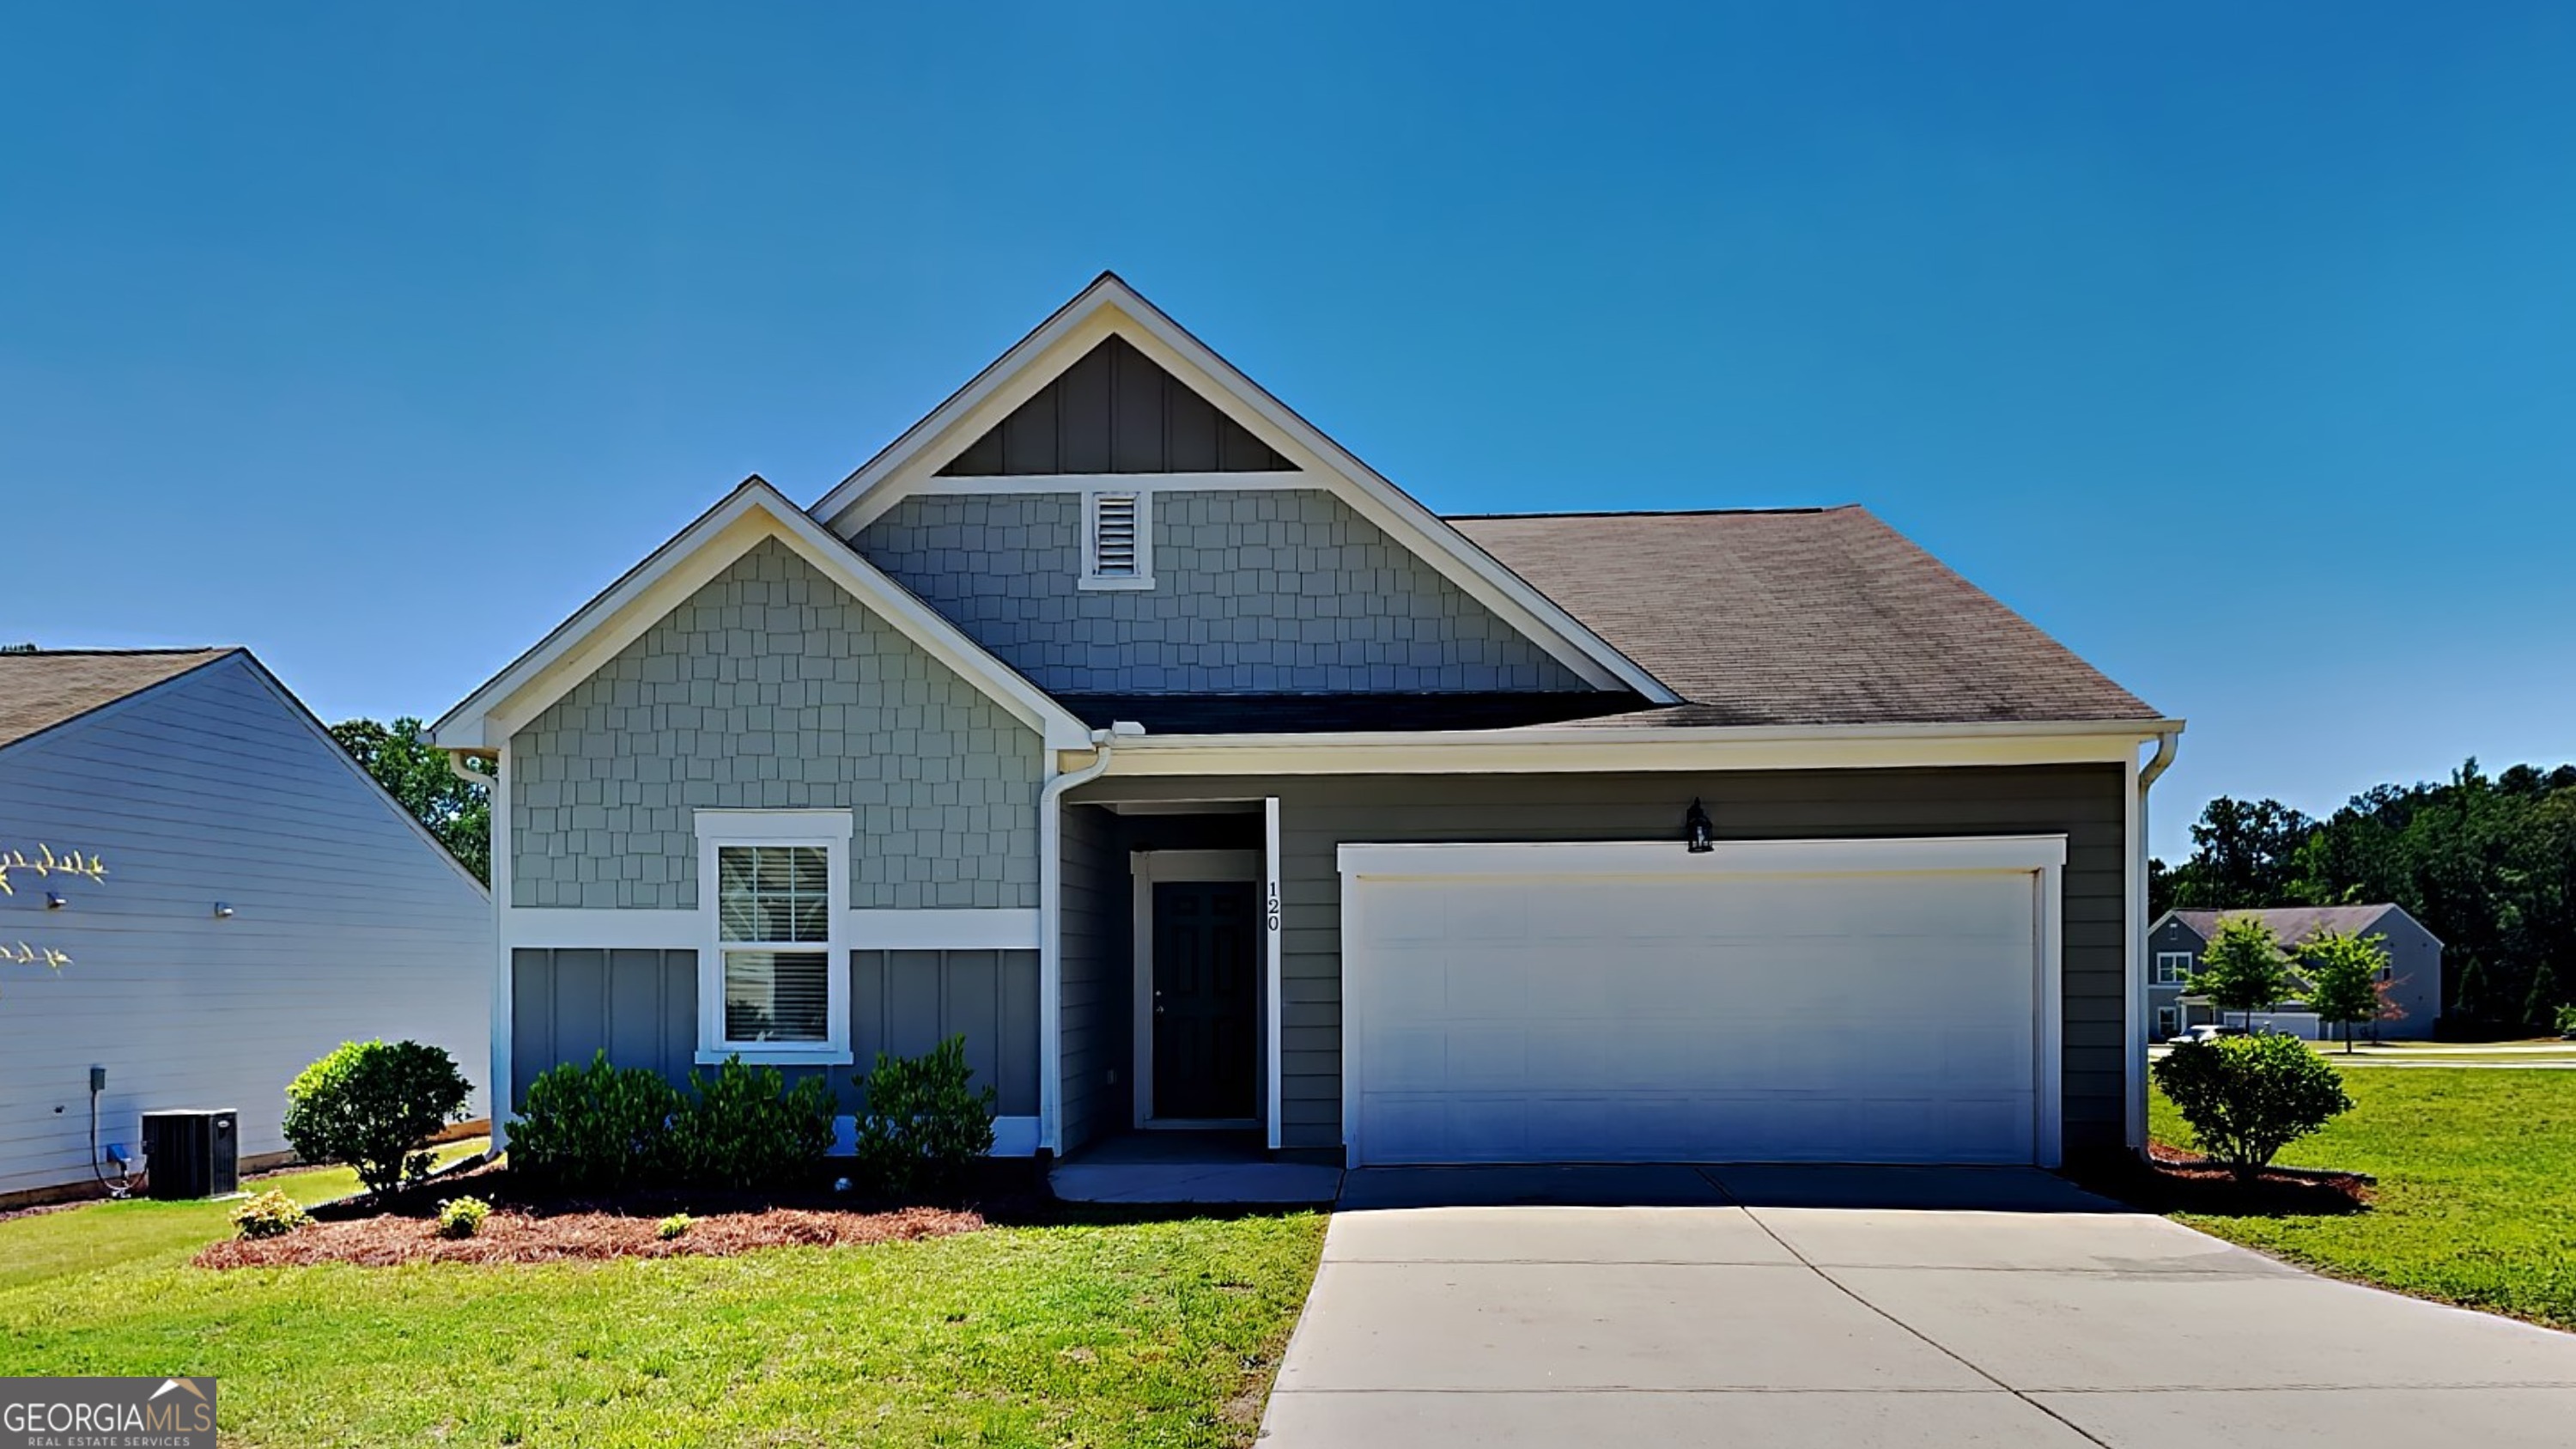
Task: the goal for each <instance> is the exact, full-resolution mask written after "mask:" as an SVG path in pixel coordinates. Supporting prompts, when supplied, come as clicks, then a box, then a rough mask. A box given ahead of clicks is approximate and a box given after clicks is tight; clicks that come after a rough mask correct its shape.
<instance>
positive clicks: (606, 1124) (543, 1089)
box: [510, 1051, 682, 1193]
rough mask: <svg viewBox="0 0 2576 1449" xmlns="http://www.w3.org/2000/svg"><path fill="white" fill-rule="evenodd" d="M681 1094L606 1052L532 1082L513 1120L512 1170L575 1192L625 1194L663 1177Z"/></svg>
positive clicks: (545, 1073)
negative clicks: (614, 1060)
mask: <svg viewBox="0 0 2576 1449" xmlns="http://www.w3.org/2000/svg"><path fill="white" fill-rule="evenodd" d="M681 1110H682V1105H681V1101H680V1093H679V1091H678V1090H677V1089H676V1088H674V1087H673V1086H672V1085H671V1084H670V1083H669V1082H666V1081H664V1080H663V1079H662V1076H661V1074H660V1073H658V1072H654V1071H650V1070H648V1069H646V1068H643V1067H616V1066H610V1065H609V1063H608V1053H606V1052H604V1051H603V1052H599V1053H597V1054H595V1055H594V1056H592V1057H591V1059H590V1063H589V1065H587V1066H575V1065H573V1064H572V1063H570V1062H565V1063H563V1064H562V1065H560V1066H554V1067H548V1068H547V1069H546V1070H544V1071H542V1072H540V1073H538V1074H537V1079H536V1080H535V1081H533V1082H530V1083H528V1094H527V1100H526V1102H525V1104H524V1105H522V1106H521V1107H520V1109H519V1115H518V1116H517V1117H516V1118H514V1119H512V1121H511V1123H510V1168H511V1170H512V1171H513V1172H517V1173H520V1174H522V1175H524V1176H527V1177H529V1178H532V1179H535V1180H537V1181H540V1182H543V1183H546V1184H549V1185H551V1186H554V1187H558V1188H562V1189H564V1190H566V1191H570V1192H601V1193H605V1192H618V1191H621V1190H623V1189H626V1188H630V1187H637V1186H642V1185H647V1184H651V1183H656V1182H659V1181H661V1180H662V1179H663V1178H665V1177H666V1176H668V1174H669V1173H670V1170H671V1165H672V1141H671V1139H672V1129H673V1123H674V1121H675V1119H677V1118H678V1116H679V1115H680V1112H681Z"/></svg>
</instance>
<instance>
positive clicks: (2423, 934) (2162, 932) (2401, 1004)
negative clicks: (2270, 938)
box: [2147, 904, 2442, 1041]
mask: <svg viewBox="0 0 2576 1449" xmlns="http://www.w3.org/2000/svg"><path fill="white" fill-rule="evenodd" d="M2229 916H2251V917H2253V918H2254V919H2255V920H2257V921H2260V922H2262V923H2263V924H2264V925H2266V926H2269V927H2271V928H2272V934H2273V935H2274V936H2276V937H2278V938H2280V942H2281V944H2282V945H2283V946H2284V947H2287V948H2288V949H2289V952H2290V954H2291V956H2293V957H2296V956H2297V955H2298V954H2299V946H2300V944H2301V943H2303V942H2305V941H2307V940H2309V939H2310V938H2312V937H2315V936H2319V935H2322V934H2324V933H2326V932H2329V931H2342V932H2348V933H2350V934H2352V935H2356V936H2379V937H2382V938H2383V940H2382V941H2381V944H2382V945H2383V946H2384V947H2385V948H2386V949H2387V951H2388V965H2387V967H2386V968H2385V969H2384V970H2382V971H2381V973H2380V979H2381V980H2383V981H2386V982H2387V983H2388V989H2387V992H2386V997H2387V1000H2388V1001H2389V1003H2390V1004H2392V1005H2394V1006H2395V1007H2396V1008H2397V1009H2398V1010H2399V1011H2401V1012H2403V1013H2405V1014H2404V1015H2402V1016H2400V1017H2398V1018H2396V1019H2395V1020H2393V1021H2380V1022H2372V1023H2370V1024H2368V1025H2366V1026H2362V1027H2358V1028H2356V1029H2355V1031H2354V1035H2356V1036H2359V1037H2366V1038H2368V1039H2370V1040H2373V1041H2380V1040H2390V1041H2422V1040H2426V1039H2429V1038H2430V1037H2431V1036H2432V1035H2433V1024H2434V1023H2435V1022H2437V1021H2439V1020H2441V1017H2442V943H2441V942H2440V941H2439V940H2437V939H2435V937H2434V935H2433V933H2432V932H2430V931H2428V930H2425V929H2424V925H2423V923H2422V922H2420V921H2418V920H2416V919H2415V918H2414V917H2413V916H2410V915H2408V914H2407V913H2406V910H2405V908H2404V907H2402V906H2394V905H2387V904H2381V905H2375V906H2273V907H2270V908H2267V909H2263V910H2245V911H2198V910H2175V911H2167V912H2165V913H2164V914H2163V915H2161V916H2158V917H2156V919H2155V924H2154V925H2152V926H2150V927H2148V929H2147V1007H2148V1009H2149V1010H2150V1011H2152V1012H2153V1013H2154V1015H2155V1037H2154V1039H2155V1040H2157V1041H2162V1040H2164V1039H2165V1038H2167V1037H2170V1036H2176V1035H2179V1034H2181V1033H2183V1032H2186V1031H2189V1030H2190V1029H2191V1028H2193V1027H2195V1026H2201V1025H2205V1024H2208V1023H2213V1022H2216V1021H2217V1020H2218V1018H2219V1012H2218V1011H2217V1009H2216V1008H2214V1007H2212V1006H2211V1005H2210V1004H2209V1002H2208V1001H2207V1000H2205V999H2204V998H2201V997H2198V996H2192V995H2188V994H2187V990H2186V987H2185V982H2186V980H2187V979H2188V978H2189V977H2190V975H2191V973H2192V972H2193V971H2195V970H2197V969H2198V967H2199V963H2200V953H2201V952H2202V951H2204V950H2207V949H2208V947H2209V938H2210V937H2212V936H2215V935H2217V934H2218V923H2219V921H2220V920H2221V919H2222V918H2224V917H2229ZM2296 969H2297V966H2296V962H2295V961H2294V962H2293V963H2292V970H2293V972H2295V971H2296ZM2255 1020H2256V1021H2257V1022H2258V1023H2262V1024H2265V1025H2268V1026H2270V1027H2271V1029H2273V1030H2275V1031H2286V1032H2289V1033H2291V1034H2292V1035H2294V1036H2304V1037H2306V1038H2308V1039H2309V1040H2311V1041H2320V1040H2323V1039H2324V1038H2325V1037H2326V1036H2327V1035H2329V1034H2332V1033H2333V1032H2334V1028H2332V1027H2330V1026H2326V1025H2324V1024H2322V1023H2320V1022H2319V1021H2318V1020H2317V1017H2316V1013H2314V1012H2312V1011H2309V1010H2308V1009H2307V1003H2306V1002H2305V1001H2303V1000H2295V999H2294V1000H2291V1001H2285V1002H2282V1003H2281V1004H2280V1006H2279V1008H2278V1009H2276V1010H2274V1011H2271V1012H2257V1013H2256V1014H2255Z"/></svg>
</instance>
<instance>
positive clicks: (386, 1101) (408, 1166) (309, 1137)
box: [285, 1041, 474, 1196]
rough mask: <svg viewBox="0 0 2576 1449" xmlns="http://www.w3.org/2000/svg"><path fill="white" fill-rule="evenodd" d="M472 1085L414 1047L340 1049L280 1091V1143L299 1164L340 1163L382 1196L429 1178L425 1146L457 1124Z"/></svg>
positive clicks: (440, 1056)
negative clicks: (283, 1117)
mask: <svg viewBox="0 0 2576 1449" xmlns="http://www.w3.org/2000/svg"><path fill="white" fill-rule="evenodd" d="M473 1093H474V1084H473V1083H471V1082H468V1081H466V1080H465V1075H464V1074H463V1073H462V1072H459V1071H458V1070H457V1069H456V1059H455V1058H453V1057H451V1056H449V1055H448V1054H447V1053H446V1052H445V1051H443V1050H441V1049H440V1048H438V1047H434V1046H424V1045H422V1044H421V1043H419V1042H416V1041H398V1042H394V1043H392V1044H390V1045H388V1044H386V1043H384V1042H381V1041H353V1042H343V1043H342V1044H341V1045H340V1046H339V1048H338V1049H337V1050H335V1051H333V1052H332V1053H331V1054H330V1055H329V1056H326V1057H324V1058H323V1059H322V1060H320V1061H318V1062H315V1063H314V1064H313V1065H311V1066H309V1067H306V1068H305V1069H304V1070H303V1071H302V1072H300V1073H298V1074H297V1075H296V1078H295V1080H294V1081H292V1082H289V1083H288V1084H287V1086H286V1122H285V1133H286V1143H287V1145H288V1146H290V1147H292V1148H294V1149H295V1153H296V1155H297V1156H298V1157H301V1158H303V1159H304V1160H305V1161H307V1162H345V1163H347V1164H348V1165H349V1166H351V1167H353V1168H355V1169H357V1173H358V1181H360V1182H362V1183H365V1184H366V1186H367V1190H368V1191H369V1192H372V1193H375V1194H377V1195H379V1196H382V1195H383V1194H385V1193H389V1192H392V1191H395V1190H396V1189H398V1188H403V1187H408V1186H410V1185H411V1184H413V1183H416V1182H419V1181H420V1180H421V1179H423V1178H425V1177H427V1176H429V1166H430V1160H431V1159H430V1154H429V1153H428V1152H427V1151H426V1150H425V1149H426V1148H427V1147H428V1146H429V1140H430V1139H431V1138H432V1137H434V1136H436V1135H437V1134H438V1130H439V1129H440V1128H441V1127H444V1126H446V1125H447V1124H448V1123H450V1122H462V1121H464V1120H465V1104H466V1102H467V1101H468V1100H469V1099H471V1097H472V1096H473Z"/></svg>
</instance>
